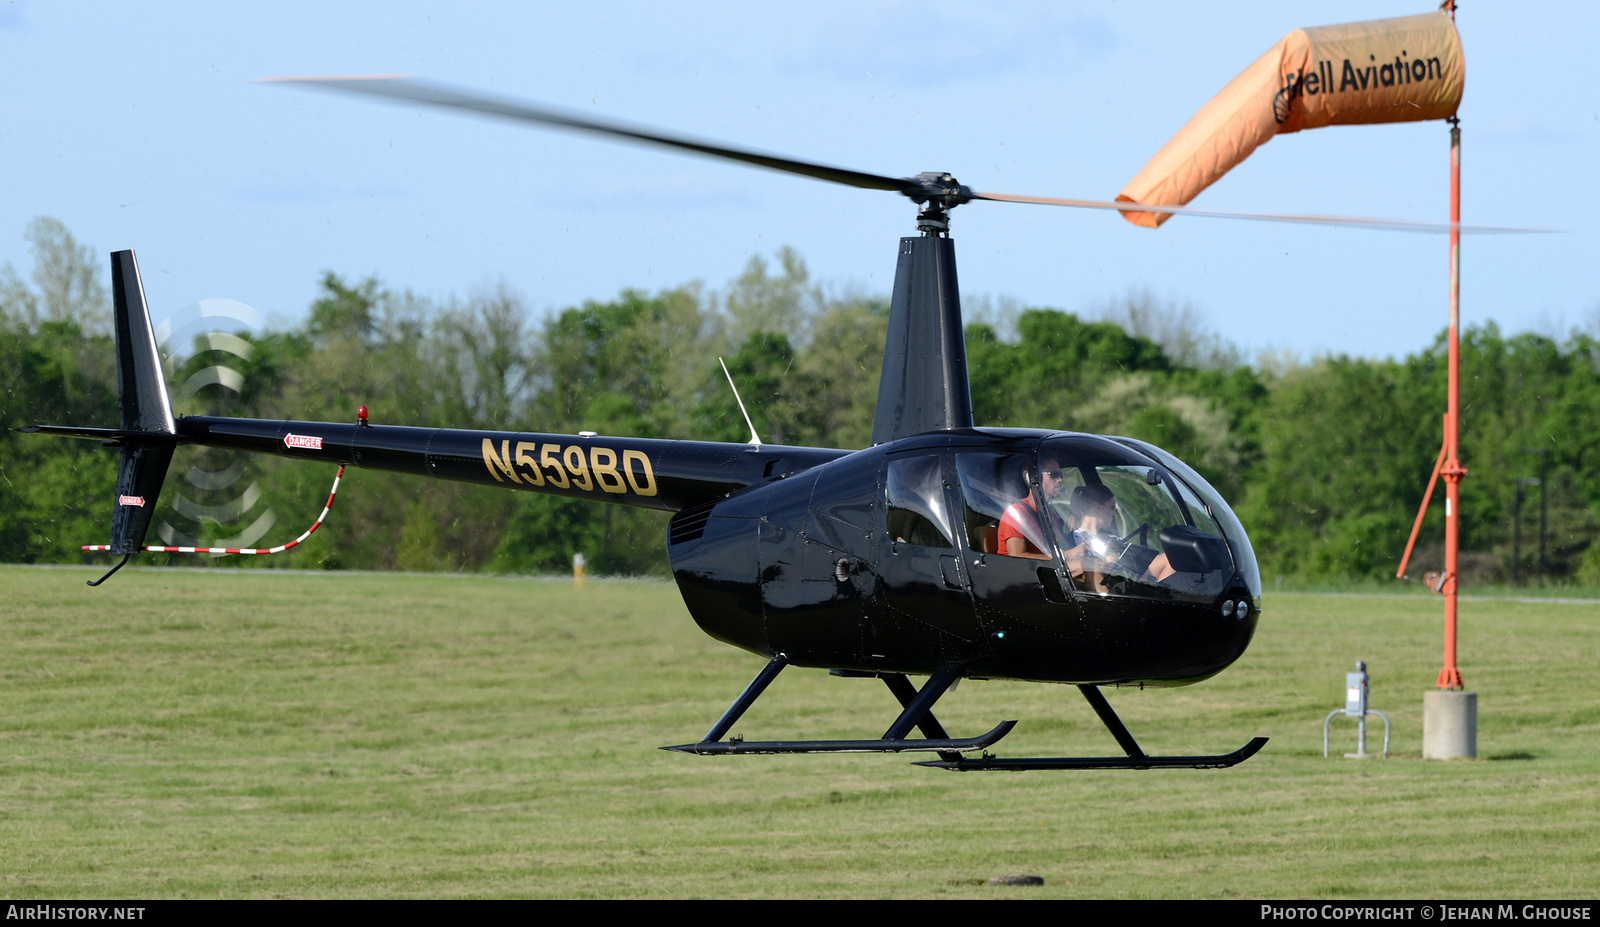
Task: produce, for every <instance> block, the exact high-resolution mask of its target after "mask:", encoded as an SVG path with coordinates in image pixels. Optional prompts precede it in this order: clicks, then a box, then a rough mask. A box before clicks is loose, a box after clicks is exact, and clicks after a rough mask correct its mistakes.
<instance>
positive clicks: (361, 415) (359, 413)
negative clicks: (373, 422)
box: [356, 406, 367, 428]
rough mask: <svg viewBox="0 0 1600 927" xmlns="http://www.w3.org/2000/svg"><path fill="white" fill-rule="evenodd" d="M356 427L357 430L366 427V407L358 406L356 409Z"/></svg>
mask: <svg viewBox="0 0 1600 927" xmlns="http://www.w3.org/2000/svg"><path fill="white" fill-rule="evenodd" d="M356 426H357V427H359V428H366V427H367V407H366V406H359V407H358V408H357V409H356Z"/></svg>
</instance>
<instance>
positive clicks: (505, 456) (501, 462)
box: [483, 438, 522, 483]
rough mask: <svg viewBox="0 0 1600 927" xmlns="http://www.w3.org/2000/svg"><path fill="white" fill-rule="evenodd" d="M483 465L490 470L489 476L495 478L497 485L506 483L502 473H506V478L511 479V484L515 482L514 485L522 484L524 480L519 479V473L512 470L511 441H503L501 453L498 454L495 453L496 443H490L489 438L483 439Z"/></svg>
mask: <svg viewBox="0 0 1600 927" xmlns="http://www.w3.org/2000/svg"><path fill="white" fill-rule="evenodd" d="M483 465H484V466H485V467H488V468H489V475H490V476H492V477H494V481H495V482H496V483H504V482H505V480H503V479H501V477H500V474H501V473H504V474H505V475H506V476H509V477H511V482H513V483H520V482H522V480H520V479H518V478H517V471H515V470H513V469H511V442H510V441H501V442H500V453H498V454H496V453H495V452H494V442H493V441H490V440H489V439H488V438H484V439H483Z"/></svg>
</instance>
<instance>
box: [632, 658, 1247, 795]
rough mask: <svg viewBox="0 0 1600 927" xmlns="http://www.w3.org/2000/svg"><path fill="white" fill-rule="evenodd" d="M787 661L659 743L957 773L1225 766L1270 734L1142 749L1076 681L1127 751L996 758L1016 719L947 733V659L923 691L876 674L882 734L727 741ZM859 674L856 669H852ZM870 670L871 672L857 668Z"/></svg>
mask: <svg viewBox="0 0 1600 927" xmlns="http://www.w3.org/2000/svg"><path fill="white" fill-rule="evenodd" d="M788 665H789V658H788V657H787V656H785V655H784V654H781V653H780V654H778V655H777V656H775V657H773V658H772V661H771V662H770V663H768V664H767V665H766V666H765V667H763V668H762V670H761V672H760V673H758V674H756V678H755V679H753V680H751V682H750V685H748V686H746V687H745V690H744V691H743V692H742V693H740V694H739V697H738V698H737V699H735V700H734V702H733V704H732V705H730V706H728V710H727V711H725V712H723V714H722V717H721V718H719V719H717V723H716V724H714V725H712V727H711V730H710V731H708V732H706V736H705V737H704V738H703V739H701V740H700V741H699V742H698V743H692V744H678V745H676V746H671V747H662V748H661V749H663V750H672V751H675V752H678V753H693V754H696V755H698V756H741V755H756V754H774V753H916V752H922V753H937V754H939V759H937V760H924V761H923V762H920V763H917V764H915V765H917V766H927V767H930V768H932V769H948V770H951V771H953V772H975V771H978V770H989V769H1001V770H1012V771H1022V770H1028V769H1226V768H1228V767H1229V766H1237V765H1238V764H1240V763H1243V762H1244V761H1245V760H1248V759H1249V758H1251V757H1252V756H1255V755H1256V753H1257V752H1259V751H1260V750H1261V748H1262V747H1264V746H1266V743H1267V738H1265V737H1256V738H1253V739H1252V740H1251V741H1250V742H1249V743H1247V744H1245V745H1244V746H1243V747H1240V748H1239V749H1237V750H1235V751H1233V752H1232V753H1223V754H1218V755H1215V756H1150V755H1149V754H1147V753H1145V752H1144V751H1143V750H1142V749H1140V748H1139V744H1138V742H1137V741H1135V740H1134V739H1133V735H1132V734H1130V733H1128V728H1127V726H1126V725H1124V724H1123V723H1122V719H1121V718H1119V717H1117V713H1116V712H1115V711H1113V710H1112V709H1111V704H1110V703H1109V702H1107V701H1106V697H1105V696H1104V695H1102V694H1101V693H1100V690H1099V688H1097V687H1095V686H1079V687H1078V690H1079V691H1080V692H1082V693H1083V697H1084V698H1086V699H1088V700H1089V705H1090V706H1091V707H1093V708H1094V711H1095V714H1097V715H1099V716H1100V721H1101V723H1102V724H1104V725H1105V726H1106V729H1107V730H1109V731H1110V732H1111V736H1112V737H1115V738H1116V739H1117V743H1118V745H1120V746H1121V747H1122V750H1123V752H1124V753H1126V754H1127V755H1126V756H1049V757H1047V756H1034V757H1003V758H1002V757H996V756H992V755H990V754H989V753H988V752H987V748H988V747H990V746H993V745H994V744H995V743H997V742H998V741H999V740H1000V738H1002V737H1004V736H1006V735H1007V734H1009V733H1011V729H1012V728H1014V727H1016V726H1017V722H1015V721H1002V722H1000V723H999V724H997V725H995V727H994V729H993V730H991V731H989V732H988V733H987V734H982V735H980V736H978V737H968V738H954V737H951V736H950V735H948V734H946V733H945V730H944V727H943V726H942V725H940V724H939V721H938V719H937V718H935V717H934V716H933V711H932V709H933V703H934V702H936V701H938V700H939V697H940V696H942V695H944V693H945V692H946V691H948V690H949V688H950V686H951V685H953V684H954V683H955V682H956V680H957V679H959V678H961V669H960V667H959V666H947V667H945V668H944V669H942V670H940V671H939V672H937V673H934V674H933V675H932V676H930V677H929V678H928V681H927V683H926V684H924V685H923V687H922V688H921V690H918V689H916V688H915V687H913V686H912V685H911V681H910V680H908V679H907V678H906V677H905V676H904V675H902V674H900V673H881V674H878V676H879V678H881V679H882V680H883V681H884V683H885V684H887V685H888V687H889V691H890V692H893V693H894V696H895V698H897V699H899V701H900V705H901V707H902V709H903V710H902V711H901V713H900V717H898V718H896V719H895V722H894V723H893V724H891V725H889V729H888V730H887V731H885V732H884V733H883V736H882V737H880V738H878V739H877V740H745V739H744V738H743V737H732V738H729V739H728V740H723V739H722V738H723V737H724V736H726V735H727V733H728V731H729V730H730V729H732V727H733V725H734V724H735V723H737V722H738V720H739V718H740V717H742V716H743V715H744V713H745V711H747V710H748V709H749V708H750V706H751V705H753V704H755V701H756V699H757V698H760V697H761V693H762V692H765V691H766V689H767V686H769V685H771V684H772V681H773V680H774V679H776V678H778V673H780V672H782V671H783V668H784V667H785V666H788ZM852 675H856V674H852ZM859 675H867V674H859ZM912 728H917V729H918V730H920V731H921V732H922V737H921V738H918V739H910V738H908V737H907V735H909V734H910V733H911V729H912ZM974 750H985V751H986V752H984V754H983V755H982V757H980V758H978V759H969V758H967V757H964V756H962V755H961V754H963V753H970V752H972V751H974Z"/></svg>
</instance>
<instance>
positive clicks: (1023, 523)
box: [1000, 457, 1066, 560]
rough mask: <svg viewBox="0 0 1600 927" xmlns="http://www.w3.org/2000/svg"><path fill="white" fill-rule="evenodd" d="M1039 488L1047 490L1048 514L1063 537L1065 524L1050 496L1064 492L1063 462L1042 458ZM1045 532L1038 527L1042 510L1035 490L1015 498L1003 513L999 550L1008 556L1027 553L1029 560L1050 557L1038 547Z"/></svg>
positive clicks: (1059, 535) (1023, 555)
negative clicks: (1034, 502) (1062, 479)
mask: <svg viewBox="0 0 1600 927" xmlns="http://www.w3.org/2000/svg"><path fill="white" fill-rule="evenodd" d="M1040 463H1041V464H1042V465H1043V466H1042V467H1041V468H1040V471H1039V488H1040V489H1042V490H1043V491H1044V498H1045V503H1046V504H1045V511H1046V513H1047V514H1046V518H1047V519H1048V520H1049V522H1050V527H1051V528H1052V529H1053V530H1054V531H1055V534H1056V536H1057V537H1064V536H1065V534H1066V526H1065V525H1064V524H1063V523H1062V521H1061V516H1060V515H1057V514H1056V511H1055V508H1054V507H1053V506H1051V505H1049V502H1050V500H1052V499H1055V498H1058V497H1059V496H1060V495H1061V488H1062V483H1061V464H1060V463H1059V462H1058V461H1057V460H1056V459H1055V458H1053V457H1046V458H1044V459H1043V460H1041V461H1040ZM1043 541H1044V532H1043V531H1041V530H1040V527H1039V511H1038V509H1037V508H1035V507H1034V504H1033V494H1032V493H1028V494H1026V495H1024V496H1023V497H1022V499H1021V500H1019V501H1017V502H1013V503H1012V504H1011V505H1010V506H1008V507H1007V508H1006V511H1005V514H1004V515H1002V516H1001V517H1000V553H1003V554H1005V555H1006V556H1008V557H1027V558H1029V559H1030V560H1049V559H1050V555H1049V554H1047V553H1045V552H1044V551H1043V550H1041V549H1040V548H1039V544H1040V543H1043Z"/></svg>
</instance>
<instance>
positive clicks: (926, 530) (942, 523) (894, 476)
mask: <svg viewBox="0 0 1600 927" xmlns="http://www.w3.org/2000/svg"><path fill="white" fill-rule="evenodd" d="M940 464H941V461H940V458H939V457H937V456H933V457H903V458H901V459H899V460H891V461H889V509H888V514H889V537H890V539H892V540H893V541H895V542H896V543H902V544H917V545H920V546H922V547H954V546H955V541H953V540H952V537H953V535H952V533H951V531H950V516H949V512H947V511H946V507H945V500H944V477H943V475H942V473H941V469H942V468H941V466H940Z"/></svg>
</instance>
